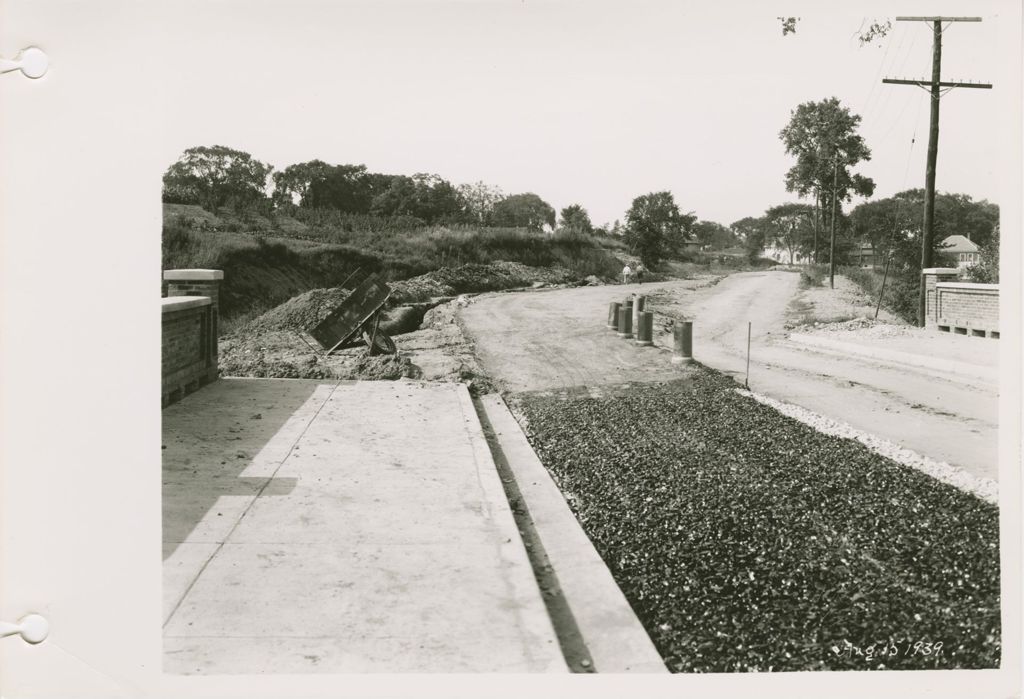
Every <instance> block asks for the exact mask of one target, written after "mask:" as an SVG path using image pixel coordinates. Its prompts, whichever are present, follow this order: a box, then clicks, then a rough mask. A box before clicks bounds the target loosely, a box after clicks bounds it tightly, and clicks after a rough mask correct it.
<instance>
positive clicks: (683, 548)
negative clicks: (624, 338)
mask: <svg viewBox="0 0 1024 699" xmlns="http://www.w3.org/2000/svg"><path fill="white" fill-rule="evenodd" d="M685 376H686V378H684V379H682V380H677V381H674V382H668V383H660V384H645V385H636V384H634V385H631V386H620V387H606V388H604V389H603V390H602V391H601V395H592V394H584V393H580V392H578V391H575V392H574V391H557V390H556V391H544V392H540V393H530V394H525V395H523V396H521V401H520V409H521V410H522V411H523V412H524V414H525V417H526V420H525V423H526V424H527V426H528V432H529V435H530V438H531V441H532V443H533V445H534V448H535V449H536V451H537V453H538V455H539V456H540V458H541V460H542V462H543V463H544V465H545V466H546V467H547V468H548V469H549V471H550V472H551V473H552V475H553V476H554V478H555V480H556V482H557V483H558V484H559V487H560V488H561V489H562V492H563V493H564V494H565V497H566V500H567V501H568V502H569V504H570V506H571V507H572V509H573V511H574V513H575V514H576V516H577V518H578V520H579V521H580V523H581V524H582V525H583V527H584V529H585V530H586V532H587V534H588V536H589V537H590V539H591V540H592V541H593V542H594V545H595V547H596V548H597V550H598V552H599V553H600V555H601V556H602V558H603V559H604V561H605V563H606V564H607V565H608V567H609V569H610V570H611V572H612V574H613V576H614V577H615V579H616V581H617V582H618V584H619V586H620V588H621V589H622V591H623V592H624V594H625V595H626V597H627V599H629V601H630V604H631V605H632V606H633V609H634V610H635V611H636V612H637V615H638V616H639V618H640V619H641V621H642V622H643V624H644V625H645V627H646V629H647V631H648V633H649V634H650V635H651V638H652V640H653V641H654V643H655V645H656V646H657V647H658V649H659V651H660V652H661V653H662V656H663V657H664V658H665V660H666V663H667V664H668V665H669V667H670V668H671V669H673V670H675V671H680V672H736V671H778V670H880V669H901V670H909V669H951V668H990V667H997V666H998V664H999V657H1000V634H1001V629H1000V612H999V585H1000V582H999V581H1000V574H999V513H998V509H997V508H996V507H995V506H994V505H992V504H989V503H986V502H984V501H983V500H981V499H979V498H978V497H975V496H974V495H972V494H969V493H965V492H962V491H961V490H959V489H957V488H954V487H952V486H950V485H948V484H945V483H942V482H940V481H939V480H937V479H934V478H931V477H929V476H928V475H926V474H924V473H922V472H921V471H920V470H918V469H916V468H910V467H908V466H905V465H902V464H900V463H897V462H895V461H893V460H892V459H889V458H886V457H885V456H882V455H880V454H878V453H877V452H876V451H873V450H871V449H869V448H868V447H867V446H866V445H864V444H861V443H859V442H858V441H855V440H853V439H846V438H843V437H840V436H835V435H828V434H824V433H822V432H820V431H818V430H817V429H814V428H812V427H810V426H808V425H806V424H804V423H802V422H800V421H799V420H796V419H791V418H789V417H785V416H782V415H780V413H779V412H777V410H776V409H775V408H774V407H771V406H769V405H764V404H762V403H760V402H757V401H755V400H753V399H752V398H751V397H750V396H744V395H741V394H739V393H738V392H737V391H736V390H735V384H734V383H733V382H732V381H730V380H728V379H726V378H724V377H722V376H721V375H720V374H717V373H716V372H713V371H710V370H707V369H705V368H702V367H699V366H695V367H692V368H690V369H687V370H686V372H685ZM917 641H923V642H927V643H930V644H934V643H936V642H938V643H941V644H942V647H941V651H942V652H940V653H937V654H936V653H934V652H931V651H929V652H928V653H927V654H924V653H922V652H913V650H912V649H913V646H912V644H913V643H915V642H917ZM878 644H881V645H882V646H884V647H886V648H890V647H891V646H895V647H896V648H897V649H898V650H897V652H896V653H895V654H893V653H891V652H887V653H886V654H885V656H884V657H879V656H878V653H879V650H878V648H879V647H880V646H878ZM872 646H875V651H874V654H875V655H874V657H872V653H871V652H869V653H868V655H867V657H865V656H864V655H863V654H857V653H855V652H853V650H852V648H853V647H857V648H860V649H864V648H866V647H872ZM908 649H909V650H908Z"/></svg>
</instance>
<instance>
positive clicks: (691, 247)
mask: <svg viewBox="0 0 1024 699" xmlns="http://www.w3.org/2000/svg"><path fill="white" fill-rule="evenodd" d="M701 249H702V246H701V244H700V243H699V242H698V241H696V240H684V241H683V252H685V253H689V254H691V255H696V254H697V253H699V252H700V251H701Z"/></svg>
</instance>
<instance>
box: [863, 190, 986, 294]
mask: <svg viewBox="0 0 1024 699" xmlns="http://www.w3.org/2000/svg"><path fill="white" fill-rule="evenodd" d="M923 208H924V190H923V189H908V190H905V191H903V192H899V193H898V194H895V195H893V196H891V197H887V198H885V199H876V200H875V201H870V202H865V203H863V204H860V205H858V206H857V207H856V208H854V209H853V211H851V212H850V224H851V232H852V234H853V236H854V237H856V238H857V239H859V240H862V241H870V242H871V243H872V244H873V245H874V247H875V249H876V250H881V251H886V252H889V251H891V252H892V254H893V255H894V258H893V259H894V261H895V262H896V263H897V265H898V266H899V268H900V269H903V270H905V271H907V272H908V273H909V274H911V275H915V276H916V275H917V274H919V273H920V269H921V227H922V225H923V220H922V217H921V211H922V210H923ZM998 225H999V207H998V206H997V205H995V204H992V203H990V202H988V201H985V200H982V201H973V200H972V199H971V197H970V196H968V195H966V194H947V193H940V194H938V195H936V197H935V239H934V241H935V245H936V248H935V251H936V252H941V248H939V247H938V246H939V245H940V244H941V242H942V241H943V240H944V239H945V238H947V237H948V236H951V235H957V234H959V235H963V236H966V237H968V238H970V239H971V240H972V241H974V242H975V243H977V244H978V245H980V246H982V247H984V246H985V244H986V243H987V242H988V241H990V240H991V238H992V236H993V232H994V231H995V229H996V228H997V227H998Z"/></svg>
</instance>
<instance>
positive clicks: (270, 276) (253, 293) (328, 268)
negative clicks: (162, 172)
mask: <svg viewBox="0 0 1024 699" xmlns="http://www.w3.org/2000/svg"><path fill="white" fill-rule="evenodd" d="M271 224H274V225H276V226H277V228H275V229H270V228H269V226H270V225H271ZM247 226H248V228H246V227H247ZM163 242H164V249H163V266H164V269H175V268H209V269H222V270H224V285H223V287H222V292H221V293H222V315H223V317H224V318H225V319H227V320H228V321H230V320H231V319H233V318H241V317H245V316H251V315H253V314H255V313H259V312H262V311H265V310H267V309H268V308H271V307H272V306H275V305H277V304H279V303H281V302H283V301H286V300H287V299H289V298H291V297H292V296H295V295H297V294H300V293H302V292H305V291H308V290H310V289H315V288H325V287H333V286H338V285H340V284H341V283H343V282H344V281H345V279H347V278H348V276H349V275H350V274H351V273H352V272H353V271H355V270H356V269H357V268H358V269H361V270H362V271H363V272H367V271H370V272H376V273H378V274H381V275H382V276H383V277H384V278H385V279H387V280H389V281H392V280H398V279H406V278H409V277H412V276H415V275H419V274H423V273H425V272H429V271H432V270H435V269H439V268H441V267H446V266H457V265H464V264H472V263H488V262H493V261H497V260H506V261H511V262H520V263H522V264H526V265H531V266H535V267H561V268H564V269H567V270H568V271H569V272H570V273H572V274H573V275H575V276H577V277H579V278H583V277H586V276H588V275H597V276H598V277H609V278H610V277H614V276H615V275H616V274H617V273H618V272H619V269H621V263H620V262H619V260H618V259H617V258H616V257H615V254H614V253H615V252H616V251H617V250H618V249H619V248H621V247H622V243H621V242H620V241H618V240H608V239H595V238H589V237H574V236H550V235H544V234H539V233H529V232H527V231H523V230H519V229H472V228H459V229H450V228H444V227H431V228H422V229H415V230H394V231H368V230H345V229H344V228H343V227H318V228H314V227H310V226H306V225H305V224H302V223H300V222H298V221H295V220H293V219H288V218H286V217H278V218H277V220H276V221H274V222H271V221H270V220H269V219H266V218H263V217H259V216H246V217H242V218H240V217H237V216H233V215H230V214H227V213H223V212H222V213H220V214H218V215H216V216H215V215H213V214H211V213H209V212H207V211H204V210H203V209H201V208H199V207H195V206H182V205H173V204H166V205H164V241H163Z"/></svg>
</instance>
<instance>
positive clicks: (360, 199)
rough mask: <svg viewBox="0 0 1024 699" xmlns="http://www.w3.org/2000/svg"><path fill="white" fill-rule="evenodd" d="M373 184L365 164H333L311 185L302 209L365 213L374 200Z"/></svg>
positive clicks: (304, 198) (303, 200)
mask: <svg viewBox="0 0 1024 699" xmlns="http://www.w3.org/2000/svg"><path fill="white" fill-rule="evenodd" d="M378 177H379V176H378ZM389 179H390V178H389ZM372 183H373V179H372V178H371V176H370V174H369V173H368V172H367V171H366V166H365V165H332V166H330V167H329V168H328V169H327V170H326V171H324V172H322V173H320V176H319V177H317V178H316V179H314V180H313V181H312V182H311V183H310V185H309V189H308V191H307V195H306V196H305V197H303V199H302V206H303V208H307V209H337V210H338V211H344V212H345V213H351V214H365V213H368V212H369V211H370V204H371V202H372V200H373V195H374V192H373V188H372V186H371V185H372Z"/></svg>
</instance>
